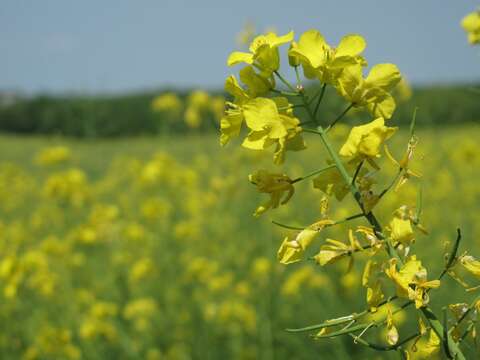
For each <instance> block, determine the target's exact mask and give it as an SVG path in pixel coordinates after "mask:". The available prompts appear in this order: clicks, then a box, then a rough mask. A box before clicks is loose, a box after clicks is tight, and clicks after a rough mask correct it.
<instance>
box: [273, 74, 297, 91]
mask: <svg viewBox="0 0 480 360" xmlns="http://www.w3.org/2000/svg"><path fill="white" fill-rule="evenodd" d="M275 75H277V77H278V78H279V79H280V81H281V82H282V83H284V84H285V85H286V86H287V88H288V89H290V90H291V91H293V92H294V93H295V94H298V91H297V89H295V88H294V87H293V85H292V84H290V82H289V81H288V80H287V79H285V78H284V77H283V76H282V74H280V73H279V72H278V71H275Z"/></svg>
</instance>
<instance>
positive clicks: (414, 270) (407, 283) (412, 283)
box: [385, 255, 440, 309]
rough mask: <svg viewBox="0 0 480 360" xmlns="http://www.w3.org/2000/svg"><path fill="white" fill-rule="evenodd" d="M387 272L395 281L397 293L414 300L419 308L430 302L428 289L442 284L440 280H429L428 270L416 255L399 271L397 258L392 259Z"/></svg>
mask: <svg viewBox="0 0 480 360" xmlns="http://www.w3.org/2000/svg"><path fill="white" fill-rule="evenodd" d="M385 273H386V275H387V276H388V277H389V278H390V279H391V280H392V281H393V282H394V283H395V285H396V287H397V295H398V296H400V297H403V298H407V299H410V300H414V301H415V307H416V308H417V309H418V308H421V307H422V306H425V305H427V304H428V301H429V296H428V292H427V290H428V289H435V288H438V287H439V286H440V280H431V281H427V270H426V269H425V268H424V267H423V266H422V263H421V261H419V260H417V258H416V256H415V255H413V256H411V257H410V258H409V259H408V261H407V262H406V263H405V264H404V265H403V266H402V267H401V268H400V270H399V271H397V260H396V259H390V266H389V268H388V269H386V270H385Z"/></svg>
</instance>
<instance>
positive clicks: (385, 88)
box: [336, 64, 402, 119]
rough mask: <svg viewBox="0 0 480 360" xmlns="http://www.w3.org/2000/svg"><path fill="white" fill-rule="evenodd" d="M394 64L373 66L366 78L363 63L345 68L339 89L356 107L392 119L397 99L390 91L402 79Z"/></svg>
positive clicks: (339, 82)
mask: <svg viewBox="0 0 480 360" xmlns="http://www.w3.org/2000/svg"><path fill="white" fill-rule="evenodd" d="M401 78H402V77H401V75H400V71H399V70H398V68H397V66H396V65H393V64H378V65H375V66H374V67H372V69H371V70H370V73H369V74H368V76H367V77H366V78H365V79H364V78H363V74H362V66H361V65H352V66H349V67H347V68H345V69H344V70H343V71H342V73H341V75H340V77H339V78H338V84H337V86H336V87H337V90H338V92H339V93H340V95H342V96H343V97H344V98H345V99H347V100H348V101H349V102H350V103H352V104H353V106H355V107H364V108H366V109H367V110H368V111H369V112H370V113H371V114H372V115H373V116H375V117H383V118H385V119H390V118H391V117H392V115H393V112H394V111H395V100H394V99H393V96H392V95H391V94H390V91H391V90H392V89H393V88H395V86H396V85H397V84H398V82H399V81H400V79H401Z"/></svg>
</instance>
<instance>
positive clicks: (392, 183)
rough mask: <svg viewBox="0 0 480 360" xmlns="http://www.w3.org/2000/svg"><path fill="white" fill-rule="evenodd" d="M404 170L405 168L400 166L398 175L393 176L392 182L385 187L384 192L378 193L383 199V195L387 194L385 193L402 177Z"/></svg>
mask: <svg viewBox="0 0 480 360" xmlns="http://www.w3.org/2000/svg"><path fill="white" fill-rule="evenodd" d="M402 171H403V169H402V168H399V169H398V172H397V175H396V176H395V177H394V178H393V180H392V182H391V183H390V184H389V185H388V186H387V187H386V188H385V189H383V190H382V192H381V193H380V194H379V195H378V198H379V199H381V198H382V197H384V196H385V194H386V193H387V192H388V191H390V189H391V188H392V187H393V185H395V183H396V182H397V181H398V179H399V178H400V175H402Z"/></svg>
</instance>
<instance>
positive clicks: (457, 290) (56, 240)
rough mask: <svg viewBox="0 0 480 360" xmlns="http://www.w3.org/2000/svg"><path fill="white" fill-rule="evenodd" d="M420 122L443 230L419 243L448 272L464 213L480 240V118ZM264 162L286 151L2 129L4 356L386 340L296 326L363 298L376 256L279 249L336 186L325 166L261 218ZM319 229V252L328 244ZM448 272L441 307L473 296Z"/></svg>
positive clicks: (241, 352)
mask: <svg viewBox="0 0 480 360" xmlns="http://www.w3.org/2000/svg"><path fill="white" fill-rule="evenodd" d="M348 131H349V128H347V127H346V126H345V125H341V124H340V125H339V126H338V127H336V128H334V129H333V130H332V137H333V139H336V140H335V141H336V142H335V143H334V146H337V147H338V146H340V145H341V143H340V141H341V139H343V138H345V136H346V134H348ZM417 135H418V137H419V143H418V146H417V150H416V157H415V160H414V162H413V163H412V168H413V169H414V168H415V167H416V166H418V168H419V169H422V170H421V171H422V173H423V178H422V181H423V184H424V185H423V191H422V194H423V203H424V208H423V219H422V222H423V226H424V227H425V228H426V229H427V230H428V232H429V233H428V235H420V236H418V237H417V240H416V248H417V249H419V250H418V253H421V254H425V255H424V256H423V257H422V261H423V263H424V264H426V265H428V269H429V273H430V272H431V273H435V272H437V271H438V272H440V271H441V270H442V268H443V266H444V263H445V260H444V253H446V252H447V250H446V249H448V248H449V247H451V245H452V243H453V242H454V240H455V236H456V228H457V227H461V229H462V231H463V240H462V244H461V248H460V249H459V253H460V254H461V253H462V251H464V250H465V249H467V248H471V249H476V247H477V245H478V243H477V242H478V238H479V236H480V223H479V222H478V219H476V214H478V211H479V209H478V206H479V204H480V187H479V186H478V178H479V176H480V170H479V169H480V145H479V143H478V138H479V137H480V127H479V126H478V125H464V126H457V127H455V128H440V129H435V128H431V129H430V128H429V129H423V130H418V132H417ZM312 136H314V135H313V134H312ZM408 137H409V134H408V131H406V130H405V131H403V130H402V131H399V133H398V134H397V135H396V137H395V138H394V139H392V141H390V151H391V152H392V154H401V153H402V151H403V149H404V144H405V142H406V141H407V140H408ZM305 140H306V142H307V144H309V145H310V143H309V140H310V138H309V137H306V138H305ZM323 152H324V150H323V149H322V148H321V146H320V145H319V144H316V143H315V142H313V141H312V142H311V146H309V147H308V149H307V150H305V151H303V152H302V154H301V156H300V155H299V154H295V153H294V154H291V155H289V157H290V158H289V162H288V164H286V165H285V167H284V168H285V172H286V173H288V174H289V175H290V176H292V177H295V176H301V175H304V174H306V173H309V172H311V171H313V170H315V168H313V169H312V168H311V166H312V165H314V164H318V165H319V166H318V167H321V166H322V163H323V162H324V158H325V154H323ZM381 163H382V169H384V171H385V173H384V176H386V177H392V178H393V177H394V176H395V171H396V168H395V166H394V164H393V163H392V162H390V161H389V160H388V158H386V157H382V159H381ZM259 164H260V165H261V166H263V168H264V169H274V168H273V167H272V165H271V154H270V155H269V154H263V153H262V154H257V153H255V152H249V151H245V150H243V149H241V148H239V147H238V146H227V147H225V148H221V149H220V148H219V147H218V139H217V137H214V136H213V135H211V136H210V135H206V136H198V137H195V136H187V137H178V138H175V137H173V138H163V137H158V138H135V139H124V140H122V139H119V140H96V141H94V142H76V141H73V140H64V139H52V138H49V139H47V138H40V137H31V138H16V137H10V136H9V137H6V136H2V137H1V139H0V214H1V215H0V218H1V219H2V220H1V222H0V295H1V296H0V304H1V305H0V324H1V325H0V326H1V333H0V357H1V358H25V359H36V358H42V359H63V358H66V359H79V358H88V359H105V358H137V359H190V358H212V359H226V358H242V359H254V358H262V359H273V358H292V357H293V358H296V359H302V358H305V359H306V358H315V357H317V356H318V354H319V353H320V352H321V353H322V354H324V355H322V358H324V359H329V358H331V359H343V358H344V359H348V358H351V356H352V354H356V355H358V356H359V358H367V357H368V358H372V357H371V356H375V354H374V353H372V352H371V350H370V349H367V348H363V347H358V346H356V345H354V344H353V343H352V341H351V339H348V338H341V339H338V338H334V339H333V340H314V339H310V338H309V337H306V336H305V335H304V334H290V333H287V332H286V331H285V329H286V328H295V327H301V326H305V325H310V324H316V323H320V322H322V321H323V320H325V319H327V318H328V317H329V316H330V317H331V316H332V314H338V316H341V315H343V314H345V313H351V311H352V309H358V311H361V310H362V309H363V308H364V305H363V304H364V302H365V300H364V299H365V292H366V290H365V289H364V288H363V287H362V281H361V278H360V277H361V267H359V269H358V270H359V271H350V272H347V267H348V263H349V261H348V259H345V260H344V261H343V260H340V261H338V262H336V263H334V264H333V265H331V266H330V267H326V268H325V267H320V266H318V265H316V263H315V261H305V262H301V263H299V264H292V265H290V266H288V267H285V266H284V265H282V264H279V263H278V261H277V259H276V251H277V249H278V247H279V246H280V244H281V242H282V239H283V237H284V236H285V235H286V234H288V232H289V231H290V230H288V229H285V228H283V227H280V226H275V225H273V224H272V223H271V220H273V221H275V222H279V223H282V224H288V225H291V226H293V227H295V226H297V227H304V226H306V225H308V224H310V223H312V222H314V221H316V220H317V217H318V212H319V209H320V208H321V207H322V206H324V205H323V204H322V201H321V200H322V193H321V192H320V191H319V190H318V189H315V188H314V187H313V186H312V182H307V181H306V182H302V183H299V184H298V186H296V188H295V190H296V192H295V196H294V197H293V198H292V199H291V200H290V202H289V204H288V206H280V207H279V208H278V209H274V210H270V211H269V212H268V213H267V214H264V215H262V216H261V217H260V218H255V217H253V216H252V214H253V212H254V211H255V209H256V208H257V207H258V205H259V204H261V203H263V202H265V200H266V199H267V198H268V196H267V195H263V194H258V193H257V192H256V191H255V187H254V186H252V185H250V184H249V183H248V181H246V176H247V174H249V173H252V172H253V171H254V170H255V169H258V168H259ZM417 190H418V183H414V182H408V183H406V184H405V185H404V186H403V187H401V188H400V189H399V191H398V193H396V192H389V193H388V194H387V195H386V196H385V197H384V198H383V199H382V206H384V207H385V208H386V209H389V210H388V211H385V212H382V214H380V218H381V219H383V220H387V219H389V218H391V214H392V213H393V212H394V210H395V209H396V207H397V206H398V199H399V196H401V199H402V202H403V203H405V202H406V203H407V204H409V205H410V204H411V205H412V206H414V205H415V204H416V202H417V195H416V193H417ZM353 206H354V202H353V201H351V202H349V201H344V202H342V203H341V206H337V204H336V205H335V212H334V213H333V214H332V217H333V218H336V219H340V218H344V217H345V216H348V215H350V214H352V213H353V212H354V210H353V209H354V207H353ZM292 219H303V220H304V221H305V223H296V222H295V221H294V220H292ZM292 221H293V223H292ZM364 221H365V220H362V219H356V220H352V223H356V225H362V224H364ZM324 231H325V232H326V236H328V237H331V238H334V239H343V238H345V237H346V236H347V235H346V234H345V233H344V231H343V232H342V230H341V229H339V228H336V227H332V228H331V229H325V230H324ZM315 241H317V242H314V243H313V244H312V245H311V246H310V248H309V252H310V253H309V254H308V255H309V256H313V255H315V254H316V253H317V252H318V250H319V247H320V245H321V244H322V241H321V239H317V240H315ZM448 243H449V244H448ZM362 256H363V255H361V254H360V255H359V256H358V257H357V258H358V259H362ZM353 266H354V267H356V266H357V264H356V263H354V264H353ZM359 274H360V275H359ZM445 281H446V282H447V283H448V282H452V284H450V285H451V286H443V287H442V288H441V289H439V290H434V291H435V297H432V301H431V306H432V308H434V309H437V307H438V304H443V303H448V302H449V301H451V300H450V299H452V298H456V297H460V298H464V297H465V295H464V293H465V291H464V290H463V289H462V287H461V286H458V285H456V284H454V280H452V279H446V280H445ZM468 285H470V286H474V285H476V284H475V283H474V282H472V283H471V284H468ZM456 295H458V296H456ZM467 297H468V295H467ZM410 310H412V314H414V310H415V309H410ZM407 314H408V312H407ZM398 315H399V316H395V323H396V325H397V327H399V328H400V329H403V328H412V327H415V326H417V325H416V320H415V316H414V315H412V317H411V319H410V317H409V316H405V313H403V312H401V313H398ZM370 316H384V315H383V314H382V311H379V312H378V313H376V314H375V315H370ZM421 341H422V340H421ZM420 348H421V349H423V348H422V347H420ZM468 351H469V350H468V349H467V350H466V353H467V354H468ZM199 354H201V355H199ZM326 354H328V355H326ZM378 356H379V357H378V358H382V359H383V358H388V357H389V354H382V353H380V355H378ZM415 356H418V357H419V358H421V351H419V352H417V353H416V355H415ZM393 357H394V358H395V354H393Z"/></svg>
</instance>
